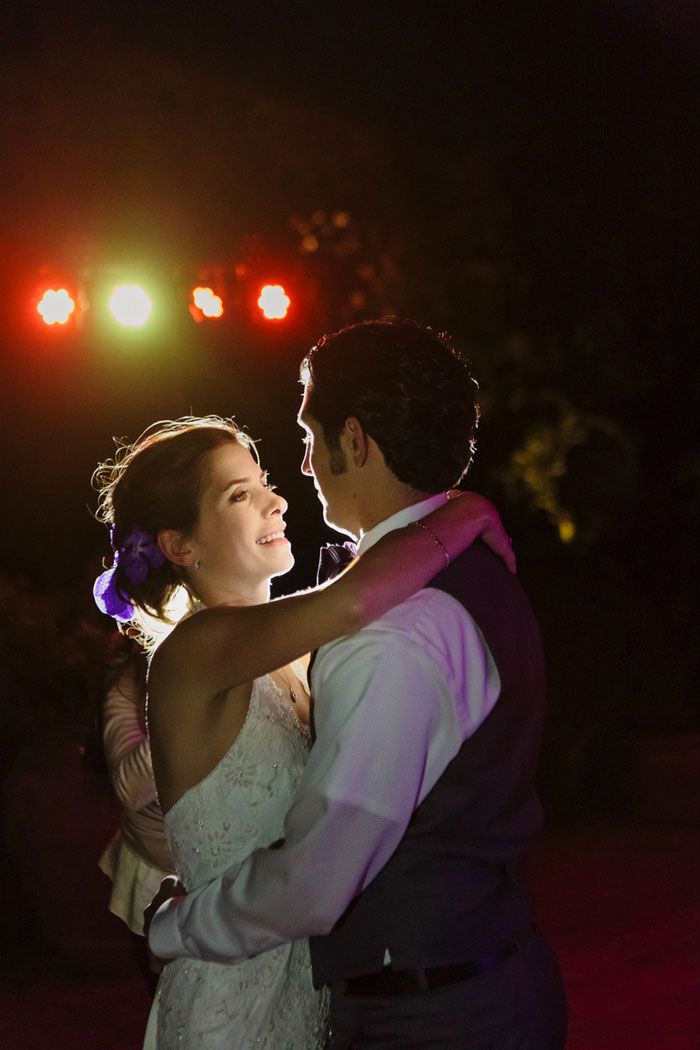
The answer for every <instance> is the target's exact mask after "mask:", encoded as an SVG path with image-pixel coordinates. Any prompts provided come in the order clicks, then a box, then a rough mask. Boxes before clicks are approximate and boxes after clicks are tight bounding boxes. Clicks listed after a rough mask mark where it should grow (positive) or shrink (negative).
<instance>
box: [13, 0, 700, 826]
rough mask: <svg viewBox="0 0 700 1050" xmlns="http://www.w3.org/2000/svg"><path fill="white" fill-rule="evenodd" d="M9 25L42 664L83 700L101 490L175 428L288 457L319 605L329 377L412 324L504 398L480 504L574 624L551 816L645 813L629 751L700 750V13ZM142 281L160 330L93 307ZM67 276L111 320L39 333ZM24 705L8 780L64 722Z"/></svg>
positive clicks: (20, 314)
mask: <svg viewBox="0 0 700 1050" xmlns="http://www.w3.org/2000/svg"><path fill="white" fill-rule="evenodd" d="M3 22H4V26H3V46H4V54H3V56H2V61H1V63H0V82H1V83H2V109H1V110H0V120H1V121H2V124H1V125H0V135H1V138H2V144H3V164H2V169H1V171H0V180H1V190H2V200H3V205H4V207H3V217H2V229H1V231H0V243H1V244H2V262H1V272H2V276H3V286H4V296H3V315H4V321H3V325H2V336H1V341H0V349H1V353H2V373H3V379H2V399H3V411H2V416H1V418H0V435H1V441H2V457H1V458H0V481H1V485H2V491H3V505H4V511H3V515H2V535H1V537H0V569H2V573H3V579H4V583H3V588H4V605H3V612H2V618H3V630H4V631H5V641H4V643H3V648H4V649H7V650H8V651H11V653H13V654H14V655H11V657H9V659H10V663H12V661H13V660H14V661H15V663H14V664H12V666H13V667H15V664H16V661H17V659H18V658H17V656H16V653H17V652H18V651H20V650H21V651H22V652H23V653H25V654H27V653H28V654H29V657H30V659H34V658H35V660H34V662H35V665H36V666H37V667H41V671H42V673H43V674H45V675H46V678H47V681H48V679H49V676H52V677H53V679H54V681H57V680H58V679H60V680H61V681H63V680H64V679H63V678H61V675H62V674H63V671H61V674H59V675H58V677H56V675H57V672H56V666H57V665H56V661H58V662H60V660H61V659H63V657H64V656H65V649H66V646H67V645H68V642H67V641H66V637H67V632H68V635H70V631H71V630H73V629H74V627H75V624H76V623H85V622H86V618H87V621H89V622H95V617H96V614H93V613H92V611H90V601H89V583H90V581H91V579H92V577H93V576H94V575H95V574H96V572H97V570H98V566H99V562H100V559H101V558H102V556H103V555H104V554H105V553H106V549H105V542H104V536H103V534H102V530H101V527H99V526H98V525H96V524H95V522H94V521H93V520H92V518H91V516H90V513H89V509H88V508H94V496H93V494H92V492H91V489H90V483H89V479H90V474H91V472H92V469H93V468H94V466H95V465H96V463H97V461H98V460H99V459H100V458H103V457H106V456H108V455H110V454H111V452H112V451H113V446H112V441H111V439H112V436H113V435H126V436H128V437H130V438H132V439H133V438H134V437H136V436H137V434H138V433H139V432H140V431H141V430H142V429H143V428H144V427H145V426H146V425H147V424H148V423H150V422H152V421H153V420H155V419H160V418H166V417H174V416H178V415H181V414H184V413H187V412H190V411H192V412H194V413H204V412H210V411H214V412H222V413H225V414H235V415H236V417H237V419H238V420H239V421H240V422H241V423H243V424H245V425H246V426H247V428H248V429H249V431H250V433H251V434H252V435H253V436H255V437H261V438H262V439H263V440H262V443H261V445H260V452H261V456H262V457H263V460H264V461H265V464H266V465H267V466H269V468H270V470H271V473H272V475H273V478H274V480H276V481H277V482H278V483H279V485H280V488H281V489H282V491H283V492H284V494H285V495H287V496H288V497H289V499H290V502H291V509H290V512H289V515H288V519H289V523H290V534H291V537H292V540H293V543H294V546H295V549H296V551H297V555H298V568H297V570H295V573H294V574H293V575H292V577H290V578H288V580H287V581H285V583H284V587H285V589H287V588H290V589H291V588H292V587H296V586H299V585H302V584H306V583H308V582H309V581H310V579H311V577H312V573H313V570H314V566H315V550H316V548H317V546H318V544H319V543H320V542H322V541H323V539H324V538H325V537H326V532H327V530H325V529H324V527H323V524H322V521H321V517H320V514H319V512H318V509H317V506H316V503H315V497H314V494H313V490H312V487H311V485H310V484H308V483H307V482H306V481H303V480H302V479H301V477H300V475H299V474H298V465H299V460H300V457H301V444H300V441H299V434H298V432H297V428H296V426H295V424H294V413H295V410H296V404H297V397H298V390H297V387H296V371H297V365H298V362H299V360H300V358H301V357H302V355H303V353H304V350H305V349H306V348H307V347H308V346H309V345H311V344H312V343H313V341H314V340H315V338H316V337H317V336H318V335H319V334H320V333H321V332H322V331H324V330H326V329H329V328H330V329H333V328H336V327H339V326H340V325H341V324H342V323H344V322H345V321H347V320H352V319H360V318H363V317H371V316H376V315H378V314H382V313H386V312H396V313H399V314H402V315H407V316H414V317H417V318H419V319H420V320H424V321H427V322H428V323H430V324H432V325H434V326H436V327H438V328H446V329H448V330H449V331H450V332H451V333H452V335H453V336H454V338H455V340H456V342H457V345H458V346H459V347H460V348H461V349H462V350H463V351H465V352H466V353H467V354H468V355H469V356H470V357H471V358H472V360H473V362H474V372H475V375H476V376H477V377H478V378H479V381H480V385H481V389H482V395H483V396H482V404H483V418H482V424H481V428H480V438H479V445H480V447H479V452H478V455H477V460H476V465H475V468H474V470H473V473H472V475H471V476H470V478H469V481H468V484H469V485H470V486H471V487H473V488H476V489H479V490H481V491H484V492H486V493H487V494H488V495H489V496H491V498H493V499H494V500H495V501H496V503H497V504H498V506H499V508H500V509H501V510H502V513H503V516H504V518H505V520H506V523H507V526H508V529H509V531H510V532H511V533H512V534H513V536H514V538H515V545H516V549H517V551H518V554H519V564H520V574H521V577H522V579H523V580H524V582H525V584H526V586H527V587H528V589H529V591H530V593H531V595H532V598H533V601H534V603H535V605H536V607H537V611H538V614H539V616H540V619H541V621H542V625H543V630H544V634H545V640H546V644H547V651H548V660H549V666H550V676H551V688H550V715H549V724H548V730H547V739H546V741H545V754H544V760H543V773H542V780H543V789H544V791H545V794H546V795H547V797H548V799H549V803H550V806H551V808H552V809H553V810H556V809H557V807H558V806H565V805H568V804H569V803H577V804H578V803H580V802H581V801H582V800H583V799H584V798H586V799H600V800H603V801H609V800H610V798H611V797H612V795H613V794H614V792H615V791H619V790H621V789H620V785H619V784H616V783H615V784H611V783H609V782H608V780H607V779H606V778H607V776H608V774H609V772H610V768H611V764H612V766H615V765H616V763H617V761H618V760H619V755H620V753H621V751H620V749H621V748H623V747H624V741H625V740H626V739H628V738H629V736H630V734H635V733H639V732H641V731H671V730H672V731H684V732H693V731H695V730H698V729H700V706H699V702H698V690H697V682H698V677H699V676H698V671H699V667H698V663H699V660H698V651H699V650H698V646H697V645H696V644H695V635H696V624H697V614H698V601H697V585H698V524H699V514H700V502H699V501H700V491H699V487H698V482H699V476H700V441H699V437H700V435H699V424H698V420H699V411H698V410H699V404H698V400H699V395H700V385H699V374H698V365H697V360H698V356H697V349H698V347H697V332H698V325H699V322H700V318H699V316H698V281H697V274H696V265H695V264H696V260H697V258H698V248H699V247H700V245H699V243H698V242H699V239H700V238H699V237H698V226H699V221H698V218H699V216H698V193H697V187H698V169H697V161H698V122H699V118H700V112H699V109H700V106H699V94H698V73H699V72H700V70H699V66H700V57H699V44H700V15H698V13H697V8H696V7H695V5H694V4H691V3H690V2H682V0H677V2H676V0H667V2H663V0H649V2H647V3H641V2H632V0H608V2H607V3H602V2H601V3H594V2H592V0H581V2H578V3H576V4H574V3H567V2H562V3H553V2H548V3H541V4H527V5H526V4H522V3H518V2H516V0H510V2H509V0H491V2H488V3H486V2H483V3H482V2H474V3H468V2H467V3H460V4H457V3H443V2H440V0H438V2H432V3H430V4H428V3H409V4H398V3H382V2H378V3H372V4H370V3H353V4H347V3H337V4H325V5H322V4H312V3H308V2H301V3H299V2H298V3H295V4H280V3H267V4H264V5H258V6H253V5H245V6H243V5H236V4H229V3H210V4H208V5H205V6H204V7H202V6H199V7H196V6H194V5H192V6H185V5H171V6H169V7H167V8H166V7H165V6H164V5H160V4H143V3H136V2H131V0H129V2H121V3H118V4H114V3H95V4H89V3H85V2H83V3H76V4H67V5H58V4H48V5H47V4H46V3H42V2H39V0H25V2H24V3H23V4H22V5H21V7H20V6H15V5H13V6H12V7H10V8H8V9H7V10H6V11H5V12H4V14H3ZM339 214H345V215H347V216H348V217H349V218H348V220H347V224H346V225H342V223H343V222H346V220H345V219H342V221H341V222H336V221H335V220H334V216H336V217H337V216H338V215H339ZM309 237H313V238H315V240H316V244H317V247H316V248H315V250H313V251H311V250H310V249H309V244H310V243H311V242H309V241H308V238H309ZM304 238H307V240H306V241H305V240H304ZM237 265H245V266H246V267H247V269H246V275H247V276H246V278H245V279H241V280H238V281H237V280H236V278H234V277H232V274H233V273H234V270H235V267H236V266H237ZM129 267H130V268H131V269H130V271H129V272H131V273H134V272H137V273H138V274H142V275H143V276H144V279H149V278H150V279H151V281H152V282H155V285H156V286H160V288H161V293H162V304H163V305H162V310H161V321H160V323H159V324H156V322H154V323H153V325H152V327H151V328H150V329H146V330H144V332H138V333H133V332H132V333H129V332H116V331H114V330H112V329H108V328H107V327H104V326H102V324H101V321H100V317H99V310H98V309H97V306H96V305H93V306H92V310H90V309H89V307H90V306H91V304H94V303H97V301H98V298H99V296H98V293H99V289H100V287H101V286H102V285H103V284H106V283H108V282H109V281H111V280H114V278H115V277H116V276H117V275H118V274H121V273H122V272H125V271H126V269H128V268H129ZM268 273H274V274H275V275H276V276H277V277H278V278H279V279H281V280H282V282H283V283H284V284H285V286H286V287H287V288H288V289H289V290H290V294H291V295H292V299H293V309H292V313H291V315H290V318H289V319H288V321H286V322H283V323H280V324H279V325H277V326H276V327H275V326H269V325H266V324H265V323H264V322H262V321H261V320H260V319H258V318H256V317H255V316H254V311H253V312H251V311H250V310H249V305H250V303H249V298H250V295H251V294H252V290H253V289H254V287H255V281H256V280H257V278H258V276H266V275H267V274H268ZM201 274H206V275H214V277H213V278H212V279H214V278H215V279H217V280H219V281H220V282H223V285H222V286H225V287H226V288H228V290H229V291H230V292H231V300H230V301H231V302H234V299H235V304H234V307H233V308H232V309H230V310H229V311H228V313H227V315H226V318H225V319H224V320H223V321H222V322H221V323H220V324H219V325H215V326H212V327H210V328H207V327H206V326H205V325H196V324H195V323H194V322H193V321H192V320H191V318H190V316H189V314H188V312H187V294H186V293H187V290H188V289H189V288H190V287H191V286H192V282H193V281H194V279H195V278H196V277H198V276H200V275H201ZM60 278H62V279H63V280H65V281H69V282H70V281H76V280H78V279H79V280H80V281H82V284H83V287H84V288H85V289H86V290H87V292H86V295H87V299H86V306H87V307H88V308H87V309H85V310H84V311H83V314H82V325H81V327H80V328H79V329H76V328H75V326H73V327H71V328H70V330H69V331H60V332H59V331H53V330H48V329H46V328H44V326H43V325H42V324H41V323H40V322H39V321H38V319H37V315H36V314H35V312H34V304H33V300H32V297H33V296H35V293H36V289H37V288H38V287H39V285H40V284H41V282H42V281H44V282H46V284H47V286H49V285H51V283H52V282H53V281H55V280H59V279H60ZM246 282H248V283H246ZM234 293H235V294H234ZM92 294H94V299H91V298H90V296H91V295H92ZM42 603H43V604H42ZM47 608H51V609H52V610H54V612H53V613H52V615H53V616H54V622H52V624H51V626H50V628H49V627H47V625H46V623H45V622H42V623H41V625H40V626H39V624H40V621H43V614H44V611H45V610H46V609H47ZM18 610H20V612H19V613H18ZM37 610H38V611H37ZM56 610H58V611H56ZM23 617H24V619H23ZM56 618H58V622H55V620H56ZM97 622H99V621H97ZM28 632H29V633H32V632H33V633H32V638H31V640H28ZM49 636H50V637H49ZM70 637H71V644H73V642H75V639H74V638H72V636H70ZM47 638H48V639H49V641H50V643H51V645H50V647H49V648H50V653H51V655H50V656H49V655H48V653H49V650H48V649H44V648H43V647H44V646H45V645H46V643H47ZM8 639H9V641H8ZM75 644H76V645H77V644H78V643H77V642H76V643H75ZM18 647H19V649H18ZM71 651H72V650H71ZM80 659H82V657H81V658H78V657H77V656H76V657H75V658H74V661H73V665H75V664H76V663H77V664H79V665H80V666H83V665H82V664H80ZM52 661H53V662H52ZM23 673H24V672H23ZM36 673H37V674H38V673H39V671H38V670H37V672H36ZM12 675H14V676H15V677H14V678H13V677H12ZM18 675H19V676H20V677H21V675H20V672H18V671H17V670H16V669H15V670H13V671H12V673H11V674H10V677H9V680H10V682H11V683H15V682H16V681H17V676H18ZM8 691H9V690H8ZM54 693H55V687H54ZM52 695H54V694H52ZM45 699H46V698H45ZM13 703H14V701H8V702H7V704H6V706H7V710H8V711H9V712H10V714H9V715H8V714H5V715H4V716H3V720H4V722H5V729H6V730H7V737H6V741H5V743H4V744H3V753H4V754H5V755H7V754H10V753H12V752H13V750H14V748H15V747H16V746H18V744H19V743H21V741H22V738H23V734H28V733H29V732H30V731H32V720H31V717H30V716H29V715H28V714H27V713H26V711H25V712H24V714H23V715H22V719H20V721H21V725H22V728H20V729H18V727H17V726H18V722H17V717H16V714H15V715H12V711H13ZM61 704H62V705H63V707H61V710H63V711H65V710H67V709H70V701H68V700H66V699H65V697H64V698H62V699H61V700H60V704H59V707H60V705H61ZM49 706H50V705H49V701H48V700H46V702H45V703H44V704H43V706H42V712H43V714H42V717H48V715H47V714H46V711H47V710H48V708H49ZM611 756H613V758H612V759H611ZM614 756H618V757H617V759H615V758H614ZM609 760H610V761H609ZM601 770H602V771H603V772H602V773H601ZM603 774H604V775H603Z"/></svg>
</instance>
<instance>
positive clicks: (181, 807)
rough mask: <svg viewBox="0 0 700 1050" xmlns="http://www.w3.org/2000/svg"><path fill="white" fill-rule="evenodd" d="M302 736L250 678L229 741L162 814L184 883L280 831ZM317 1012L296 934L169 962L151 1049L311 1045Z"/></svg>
mask: <svg viewBox="0 0 700 1050" xmlns="http://www.w3.org/2000/svg"><path fill="white" fill-rule="evenodd" d="M309 739H310V737H309V730H308V728H307V727H306V726H303V725H302V724H301V723H300V722H299V719H298V718H297V717H296V715H295V713H294V711H293V710H292V709H291V708H290V707H289V705H288V704H287V703H286V702H285V701H284V699H283V696H282V693H281V691H280V690H279V689H278V687H277V686H276V684H275V683H274V682H273V681H272V679H271V678H270V677H269V676H265V677H264V678H259V679H257V680H256V681H255V683H254V685H253V691H252V694H251V699H250V707H249V710H248V714H247V716H246V720H245V722H244V723H243V727H242V729H241V731H240V733H239V735H238V737H237V738H236V740H235V742H234V744H233V746H232V747H231V748H230V750H229V751H228V752H227V753H226V754H225V755H224V757H223V758H222V759H221V761H220V762H219V764H218V765H217V766H216V767H215V768H214V769H213V770H212V771H211V773H209V774H208V776H206V777H205V778H204V779H203V780H202V781H200V783H199V784H196V785H195V786H194V787H193V788H190V790H189V791H187V792H185V794H184V795H183V796H182V797H181V798H180V799H179V800H178V801H177V802H176V803H175V805H174V806H173V807H172V809H171V810H170V811H169V812H168V813H167V814H166V817H165V830H166V835H167V838H168V842H169V844H170V848H171V850H172V853H173V856H174V857H175V862H176V865H177V870H178V874H179V875H180V878H181V879H182V881H183V883H184V884H185V886H187V887H193V886H198V885H201V884H202V883H203V882H208V881H209V880H210V879H212V878H213V877H215V876H216V875H219V874H221V873H222V872H223V871H225V870H226V869H227V868H230V867H232V866H234V865H235V864H236V863H237V862H241V861H243V860H244V859H245V858H246V857H247V856H248V855H249V854H250V853H251V852H252V851H253V850H254V849H257V848H258V847H264V846H269V845H271V843H273V842H275V841H277V840H278V839H279V838H281V837H282V833H283V825H284V816H285V813H286V812H287V809H288V808H289V805H290V803H291V801H292V799H293V797H294V794H295V793H296V789H297V787H298V784H299V781H300V779H301V775H302V772H303V769H304V763H305V761H306V755H307V753H308V748H309ZM326 1012H327V1011H326V1003H325V998H324V996H322V995H320V994H319V993H318V992H316V991H315V990H314V989H313V987H312V984H311V968H310V963H309V952H308V945H307V943H306V942H305V941H299V942H296V943H294V944H284V945H281V946H280V947H279V948H274V949H273V950H271V951H268V952H264V953H263V954H261V955H258V956H256V957H255V958H253V959H246V960H244V961H243V962H241V963H236V964H235V965H231V966H224V965H220V964H218V963H209V962H202V961H199V960H193V959H177V960H175V961H174V962H172V963H169V964H168V966H166V968H165V971H164V973H163V976H162V979H161V983H160V1003H159V1015H158V1048H159V1050H176V1048H181V1050H195V1048H196V1050H243V1048H251V1050H252V1048H256V1050H318V1048H320V1047H322V1046H323V1045H324V1042H325V1032H326Z"/></svg>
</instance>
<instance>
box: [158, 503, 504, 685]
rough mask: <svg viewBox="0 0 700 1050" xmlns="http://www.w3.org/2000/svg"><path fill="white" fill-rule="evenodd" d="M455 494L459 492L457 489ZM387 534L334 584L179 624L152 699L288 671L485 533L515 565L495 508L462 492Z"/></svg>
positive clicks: (404, 594) (407, 592)
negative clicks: (298, 659) (295, 661)
mask: <svg viewBox="0 0 700 1050" xmlns="http://www.w3.org/2000/svg"><path fill="white" fill-rule="evenodd" d="M455 495H457V494H455ZM422 521H423V525H424V526H428V528H427V529H426V528H425V527H417V526H416V525H415V523H414V524H413V525H408V526H406V527H405V528H402V529H396V530H394V531H393V532H391V533H389V534H388V535H387V536H385V537H383V538H382V539H381V540H380V541H379V542H378V543H376V544H375V545H374V546H373V547H372V548H371V549H370V550H368V551H367V552H366V553H365V554H364V555H363V556H362V557H361V558H358V559H356V560H355V561H354V562H353V563H352V565H351V566H350V567H349V568H348V569H346V571H345V572H344V573H342V574H341V575H340V576H339V577H338V578H337V579H336V580H335V581H333V583H331V584H325V585H324V586H322V587H319V588H316V589H314V590H311V591H307V592H305V593H300V594H295V595H292V596H290V597H286V598H280V599H277V600H276V601H273V602H269V603H268V604H266V605H252V606H218V607H217V608H213V609H205V610H203V611H202V612H199V613H197V614H196V615H194V616H192V617H190V618H189V619H187V620H185V621H183V622H182V623H181V624H179V625H178V626H177V627H176V628H175V630H174V631H173V632H172V634H171V635H170V636H169V637H168V638H167V639H166V640H165V641H164V642H163V644H162V645H161V646H160V648H159V649H158V651H157V652H156V654H155V656H154V658H153V661H152V665H151V671H150V693H151V699H152V701H153V700H157V698H158V697H159V696H167V695H172V694H173V693H178V694H181V695H182V694H184V695H189V696H190V698H191V700H196V699H198V698H201V699H204V698H206V699H211V698H213V697H216V696H218V695H219V694H221V693H224V692H225V691H226V690H229V689H232V688H233V687H235V686H237V685H241V684H242V683H244V682H249V681H251V680H252V679H253V678H257V677H258V676H260V675H262V674H265V673H267V672H268V671H273V670H275V669H276V668H278V667H283V666H284V665H285V664H287V663H289V661H290V660H293V659H294V658H295V657H298V656H301V655H302V654H304V653H307V652H310V651H311V650H312V649H316V648H318V647H319V646H321V645H324V644H325V643H326V642H330V641H332V640H333V639H334V638H339V637H341V636H342V635H346V634H353V633H354V632H356V631H358V630H360V629H361V628H362V627H364V626H366V625H367V624H368V623H370V622H371V621H372V620H376V619H377V618H378V617H380V616H382V615H383V614H384V613H385V612H387V611H388V610H389V609H391V608H392V607H393V606H394V605H398V604H399V603H400V602H402V601H405V599H406V598H409V597H410V596H411V595H412V594H414V593H415V592H416V591H418V590H420V589H421V588H422V587H424V586H425V585H426V584H427V583H428V582H429V580H431V579H432V577H433V576H435V575H436V574H437V573H438V572H440V570H441V569H443V568H444V567H445V564H446V557H445V551H447V552H449V554H450V556H451V557H454V556H455V555H457V554H459V553H461V552H462V551H463V550H465V549H466V548H467V547H468V546H470V544H471V543H473V542H474V540H475V539H477V538H478V537H479V536H482V537H483V538H484V540H485V541H486V542H487V543H489V545H490V546H491V547H492V548H493V549H494V550H495V551H496V553H497V554H499V555H500V556H501V557H502V558H503V559H504V561H505V562H506V564H507V566H508V567H509V568H510V569H511V571H514V568H515V562H514V558H513V556H512V553H511V551H510V545H509V541H508V537H507V536H506V534H505V531H504V529H503V526H502V524H501V521H500V518H499V517H498V514H497V512H496V510H495V509H494V507H493V506H492V505H491V504H490V503H489V502H488V500H486V499H484V498H483V497H482V496H479V495H477V494H476V493H463V494H460V495H459V498H455V499H452V500H450V501H449V502H448V503H446V504H445V505H444V506H442V507H440V508H439V509H438V510H437V511H434V512H433V513H432V514H430V515H428V516H427V517H425V518H423V519H422Z"/></svg>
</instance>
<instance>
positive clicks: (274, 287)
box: [258, 284, 291, 321]
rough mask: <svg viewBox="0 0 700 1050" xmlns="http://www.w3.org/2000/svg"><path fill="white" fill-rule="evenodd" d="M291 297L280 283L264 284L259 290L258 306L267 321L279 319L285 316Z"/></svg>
mask: <svg viewBox="0 0 700 1050" xmlns="http://www.w3.org/2000/svg"><path fill="white" fill-rule="evenodd" d="M290 303H291V299H290V298H289V296H288V295H287V293H286V292H285V290H284V288H283V287H282V285H281V284H266V285H265V287H264V288H261V290H260V298H259V299H258V306H259V307H260V309H261V310H262V312H263V316H264V317H265V318H266V319H267V320H268V321H281V320H282V319H283V318H284V317H286V316H287V310H288V309H289V306H290Z"/></svg>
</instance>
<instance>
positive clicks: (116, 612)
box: [92, 525, 167, 623]
mask: <svg viewBox="0 0 700 1050" xmlns="http://www.w3.org/2000/svg"><path fill="white" fill-rule="evenodd" d="M110 541H111V543H112V549H113V550H114V564H113V565H112V568H111V569H107V571H106V572H103V573H102V575H101V576H98V577H97V579H96V580H95V586H94V587H93V589H92V594H93V597H94V599H95V604H96V605H97V608H98V609H99V610H100V612H103V613H106V614H107V616H111V617H113V618H114V619H115V620H119V621H120V622H121V623H125V622H126V621H127V620H130V619H131V618H132V616H133V615H134V607H133V605H132V604H131V602H130V601H129V600H128V599H127V598H125V597H124V595H123V594H122V593H121V591H120V590H119V588H118V587H117V585H116V582H115V579H114V576H115V573H116V569H117V565H121V566H122V568H123V569H124V573H125V575H126V578H127V579H128V580H130V582H131V583H143V581H144V580H145V579H146V577H147V576H148V574H149V572H150V571H151V569H157V568H159V566H161V565H164V564H165V562H166V561H167V558H166V557H165V555H164V554H163V552H162V550H161V549H160V547H159V546H158V542H157V540H156V538H155V536H153V535H152V534H151V533H150V532H146V530H145V529H142V528H141V526H140V525H132V526H131V528H130V529H129V531H128V532H127V534H126V536H125V537H124V539H123V540H120V541H117V539H116V535H115V530H114V528H113V529H112V530H111V532H110Z"/></svg>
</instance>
